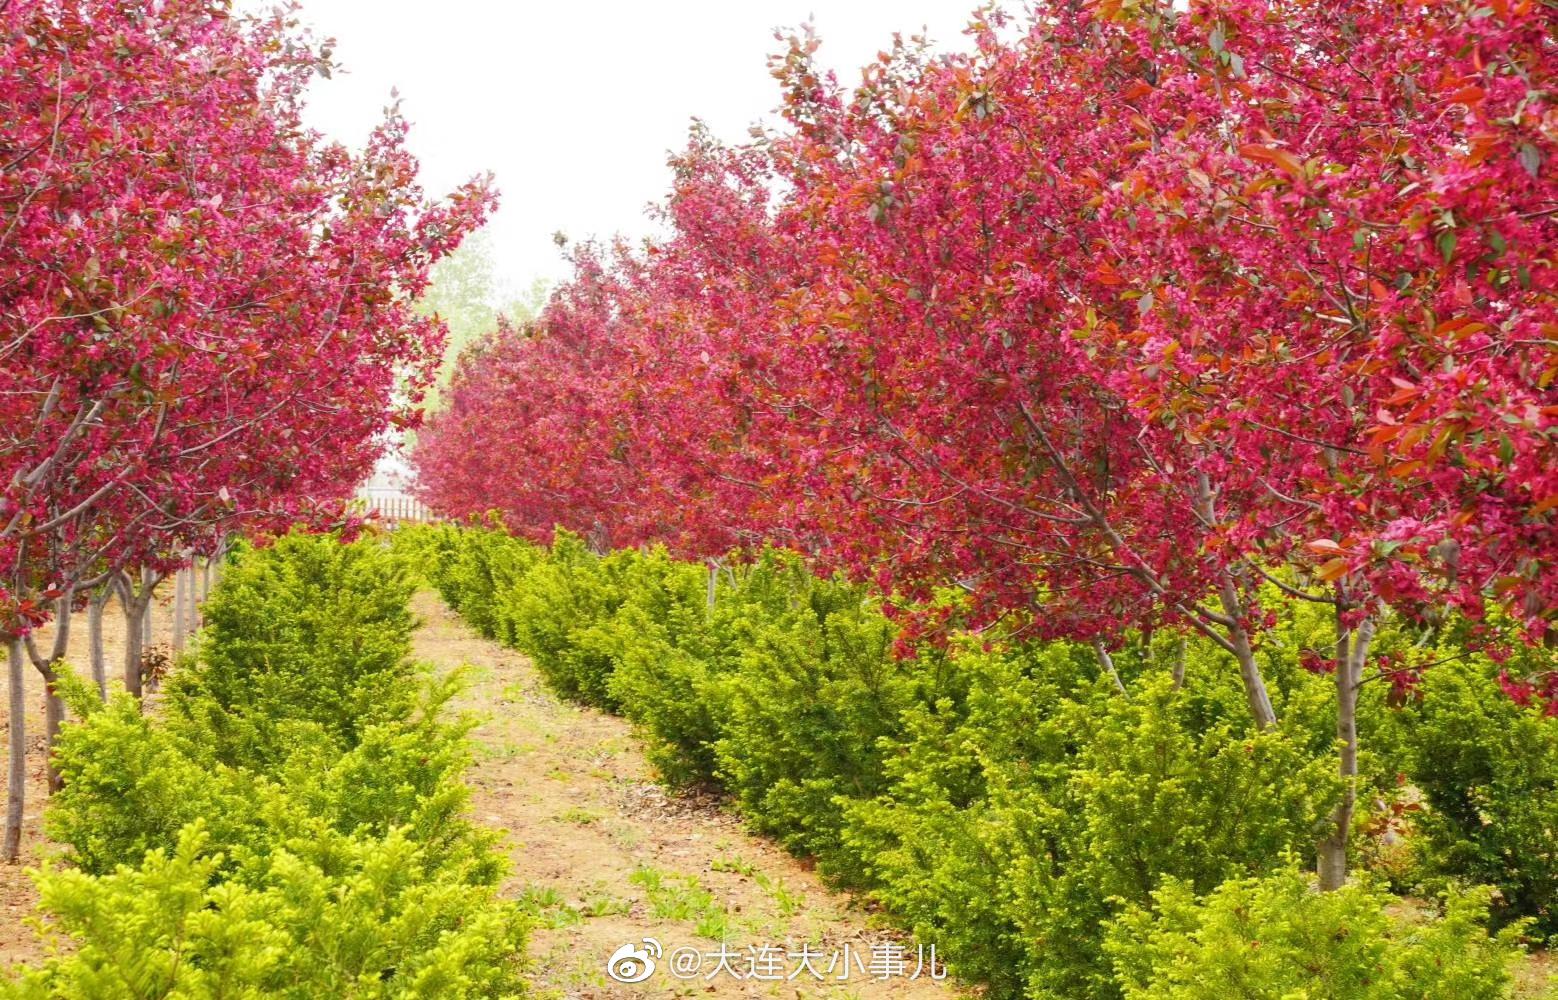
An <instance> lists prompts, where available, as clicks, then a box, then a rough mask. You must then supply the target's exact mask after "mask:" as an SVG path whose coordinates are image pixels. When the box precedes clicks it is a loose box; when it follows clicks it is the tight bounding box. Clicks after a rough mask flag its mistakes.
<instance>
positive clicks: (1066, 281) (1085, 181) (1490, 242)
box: [417, 0, 1558, 886]
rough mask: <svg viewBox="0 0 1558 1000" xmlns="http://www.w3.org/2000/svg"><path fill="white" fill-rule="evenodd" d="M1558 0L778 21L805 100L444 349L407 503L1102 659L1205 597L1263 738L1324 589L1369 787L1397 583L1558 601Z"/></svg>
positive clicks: (1342, 844) (1062, 7) (1345, 813)
mask: <svg viewBox="0 0 1558 1000" xmlns="http://www.w3.org/2000/svg"><path fill="white" fill-rule="evenodd" d="M1176 7H1177V8H1179V9H1176ZM1552 24H1553V21H1552V11H1551V8H1550V6H1549V5H1546V4H1544V3H1541V2H1538V0H1497V2H1491V3H1483V2H1480V0H1478V2H1472V0H1447V2H1440V3H1434V4H1428V5H1413V4H1401V3H1398V2H1394V0H1346V2H1341V3H1337V2H1332V0H1326V2H1320V0H1266V2H1261V0H1197V2H1193V3H1191V4H1190V5H1189V9H1188V10H1185V9H1183V5H1171V4H1167V3H1156V2H1152V0H1089V2H1083V3H1073V2H1059V0H1053V2H1043V3H1040V4H1038V5H1037V8H1036V9H1035V10H1034V11H1032V12H1031V13H1030V14H1029V15H1028V16H1026V17H1024V18H1022V19H1016V20H1012V19H1008V18H1005V17H1002V16H999V15H996V14H989V15H985V16H982V17H981V18H979V19H978V20H976V21H975V23H974V24H973V25H972V27H971V34H972V37H973V39H974V42H975V44H974V46H973V47H972V50H971V51H970V52H969V53H968V54H963V55H942V56H932V55H931V54H929V53H927V52H926V51H925V50H924V49H923V48H916V47H912V46H905V45H902V44H899V45H897V46H895V48H894V49H893V51H891V52H887V53H883V55H882V57H881V59H880V60H879V61H878V62H877V63H876V64H874V65H872V66H871V67H869V68H868V69H867V70H866V71H865V73H864V76H863V79H862V82H861V84H860V85H859V87H857V88H854V89H846V88H843V87H841V86H839V85H838V84H837V83H836V81H835V80H834V79H833V78H832V77H831V76H828V75H825V74H821V73H819V71H818V70H817V69H816V67H815V63H814V60H813V58H812V56H813V51H814V49H815V46H816V42H815V40H814V39H812V38H810V37H809V36H808V37H801V38H795V39H792V40H791V42H790V46H789V49H788V51H787V52H786V53H785V54H783V55H782V56H781V57H779V58H778V59H776V60H775V64H774V69H775V75H776V76H777V77H778V78H779V80H780V81H781V84H782V87H783V93H784V108H783V110H784V114H785V125H784V127H782V128H781V129H779V130H776V131H774V132H771V133H769V134H765V135H762V136H761V137H759V138H758V139H756V140H755V141H754V142H752V143H750V144H747V145H745V146H742V147H739V148H727V147H722V146H720V145H718V144H716V143H714V142H712V141H711V140H710V139H709V138H708V137H707V136H706V135H702V134H697V135H695V136H694V141H693V143H692V144H691V146H690V148H689V149H688V151H687V152H686V153H685V154H683V155H681V156H679V157H677V158H676V159H675V160H674V161H673V163H672V166H673V169H674V172H675V184H674V188H673V191H672V195H671V197H670V199H669V200H668V202H667V203H666V206H665V208H664V210H663V212H664V219H663V222H664V224H665V225H664V228H665V232H666V235H665V236H664V237H663V238H660V239H658V240H656V241H654V242H652V243H651V244H649V245H647V246H646V247H645V248H644V249H643V250H642V251H639V250H632V249H629V248H626V247H616V248H612V249H609V250H603V249H600V248H586V249H584V250H583V251H581V252H579V254H578V260H577V276H576V278H575V279H574V280H573V282H572V283H571V284H569V285H567V286H565V287H563V288H562V289H560V290H559V291H558V293H557V294H556V295H555V297H554V300H553V302H552V304H551V306H550V307H549V309H548V310H547V311H546V313H545V314H544V316H543V317H542V319H541V320H540V322H538V323H537V324H534V325H533V326H532V327H530V328H527V329H524V330H510V331H506V332H504V333H502V334H500V335H499V336H497V337H495V338H493V339H492V340H490V341H489V342H488V343H486V344H484V345H482V346H481V347H480V349H479V350H475V351H472V352H470V353H469V354H468V355H467V356H466V357H465V358H464V361H463V364H462V366H461V368H460V369H459V371H458V373H457V375H456V378H455V382H454V386H453V389H452V391H451V393H450V396H449V406H448V409H447V411H446V412H444V413H441V414H439V415H438V416H437V417H436V418H435V419H434V421H433V422H432V424H431V426H430V428H429V430H428V431H427V432H426V433H425V434H424V435H423V436H422V439H421V445H420V448H419V451H418V455H417V461H418V466H419V476H420V481H421V483H422V487H423V489H424V491H425V493H426V498H427V499H428V501H429V502H430V503H431V504H432V505H433V506H434V507H435V508H436V509H438V510H440V511H442V512H444V513H447V514H452V515H472V514H478V513H480V512H483V511H485V510H487V509H489V508H497V509H500V510H501V511H502V512H503V514H504V515H505V517H506V519H507V521H508V523H509V525H510V527H511V528H513V529H515V530H518V531H521V532H524V533H527V534H531V535H545V534H547V533H549V532H550V530H551V529H552V527H553V526H554V525H557V524H560V525H565V526H567V527H569V528H571V529H573V530H575V531H577V532H580V533H583V534H585V535H586V536H588V537H591V538H593V539H595V540H596V541H597V542H598V543H600V544H603V545H604V544H614V545H623V544H628V545H631V544H637V543H640V542H643V541H646V540H663V541H666V542H667V543H669V544H671V545H672V546H673V547H675V548H677V549H678V550H679V551H681V552H682V553H684V554H688V555H692V556H696V557H702V558H709V559H717V558H719V557H720V556H721V555H722V554H723V553H725V552H726V551H728V550H730V549H731V548H732V547H736V546H739V545H742V544H746V543H752V542H757V541H777V542H779V543H781V544H787V545H790V546H793V547H795V548H797V549H799V550H801V551H803V552H806V553H809V554H810V555H812V556H813V557H814V558H815V559H816V560H817V562H818V564H819V566H821V567H822V568H825V569H844V570H846V571H848V572H850V573H852V574H853V575H855V576H857V577H860V578H868V579H875V580H877V581H878V582H879V583H880V584H881V586H882V587H883V588H884V589H886V590H889V591H892V592H896V593H899V594H903V595H906V596H909V597H913V596H916V595H924V594H926V593H928V591H929V589H930V588H932V587H935V586H940V585H947V584H951V583H955V584H958V585H961V586H962V587H963V588H964V589H966V590H967V591H968V593H969V595H970V600H971V601H972V603H973V607H974V608H975V612H976V616H977V618H976V621H984V622H989V621H993V620H995V619H997V618H1006V619H1008V620H1012V621H1017V622H1019V623H1021V624H1022V625H1023V626H1024V627H1026V628H1027V629H1030V630H1032V631H1034V632H1037V633H1040V634H1043V635H1048V636H1054V637H1063V638H1069V639H1074V640H1080V641H1084V642H1091V643H1093V644H1095V646H1096V648H1097V650H1098V653H1099V656H1100V659H1101V661H1102V662H1104V663H1105V664H1107V662H1108V653H1109V651H1110V648H1111V647H1112V646H1113V645H1115V644H1116V643H1117V642H1118V641H1119V639H1120V637H1121V636H1122V635H1123V634H1125V633H1126V632H1127V631H1128V630H1132V629H1154V628H1161V627H1179V628H1189V629H1193V630H1196V631H1198V632H1200V633H1203V634H1204V635H1206V636H1208V637H1209V638H1210V639H1211V640H1213V641H1214V642H1216V643H1217V644H1218V645H1219V646H1221V647H1222V648H1223V649H1224V650H1226V651H1227V653H1228V654H1229V656H1230V659H1231V662H1232V663H1233V664H1234V665H1235V667H1236V669H1237V670H1238V671H1239V673H1240V676H1241V678H1242V680H1243V684H1244V688H1245V691H1246V693H1247V696H1248V701H1249V708H1250V712H1251V713H1252V716H1253V719H1254V720H1255V723H1256V724H1257V725H1259V726H1269V725H1271V724H1272V723H1273V722H1274V721H1275V713H1274V710H1273V707H1272V701H1271V699H1270V697H1269V696H1268V694H1267V690H1266V685H1265V681H1264V679H1263V677H1262V675H1261V669H1260V666H1259V662H1258V659H1257V657H1256V655H1255V652H1254V651H1255V649H1256V648H1257V646H1258V644H1259V642H1260V632H1261V631H1262V629H1263V628H1265V627H1267V626H1268V625H1269V624H1270V622H1271V620H1272V617H1271V609H1270V608H1267V607H1262V605H1261V603H1260V601H1259V599H1258V596H1257V595H1258V593H1259V592H1262V591H1263V590H1264V592H1267V593H1269V592H1271V590H1272V588H1273V586H1275V587H1276V588H1278V589H1280V591H1282V592H1284V593H1285V594H1286V595H1288V597H1289V598H1290V599H1292V600H1302V601H1313V602H1320V603H1322V604H1324V605H1329V606H1330V607H1331V608H1332V609H1333V610H1334V618H1335V622H1336V625H1335V645H1334V650H1333V651H1332V652H1331V653H1330V654H1329V655H1328V656H1327V659H1328V660H1330V661H1331V662H1330V663H1328V664H1325V667H1326V668H1327V669H1331V670H1334V674H1335V677H1336V692H1337V693H1336V697H1337V702H1338V713H1337V714H1338V734H1337V735H1338V738H1339V744H1340V746H1341V747H1342V748H1343V749H1342V752H1341V755H1340V756H1341V760H1340V768H1341V773H1342V774H1343V776H1344V777H1349V778H1350V777H1352V776H1353V775H1355V774H1356V767H1357V739H1356V732H1355V718H1354V706H1355V704H1356V698H1357V691H1358V686H1359V684H1361V683H1362V681H1363V679H1364V676H1365V671H1367V670H1369V669H1371V668H1370V664H1369V647H1370V642H1371V638H1372V636H1373V634H1374V631H1375V627H1376V622H1377V621H1378V619H1379V616H1380V615H1381V614H1383V613H1385V612H1386V610H1387V609H1394V610H1395V611H1397V612H1399V613H1401V614H1403V615H1405V616H1409V617H1410V618H1412V619H1415V620H1424V619H1429V620H1432V619H1435V618H1442V617H1443V616H1444V615H1446V614H1448V613H1451V612H1461V613H1465V614H1469V615H1472V616H1480V615H1481V614H1482V613H1483V611H1484V609H1485V608H1486V607H1487V606H1488V605H1489V604H1490V603H1495V604H1498V605H1501V606H1502V607H1503V608H1505V609H1507V610H1508V611H1509V613H1510V614H1511V616H1512V619H1513V620H1514V621H1516V622H1518V623H1519V627H1520V630H1521V634H1520V636H1519V637H1518V639H1517V641H1528V642H1542V641H1545V637H1547V636H1548V635H1550V631H1549V630H1550V628H1551V626H1552V624H1553V620H1554V617H1555V616H1558V566H1555V559H1558V530H1555V518H1558V392H1555V388H1554V381H1555V377H1558V297H1555V293H1558V270H1555V267H1554V261H1553V259H1552V257H1553V251H1554V248H1555V247H1558V42H1555V39H1554V35H1553V30H1552ZM927 624H933V623H927ZM1511 685H1512V686H1516V685H1523V686H1520V687H1519V691H1520V693H1522V694H1523V695H1524V696H1535V697H1540V696H1543V695H1544V694H1545V696H1546V697H1548V698H1554V696H1558V674H1549V675H1547V676H1546V677H1542V678H1526V679H1511ZM1554 704H1558V698H1554ZM1352 812H1353V802H1352V796H1351V794H1350V793H1349V794H1348V796H1347V797H1346V799H1345V800H1344V801H1343V802H1341V803H1340V804H1339V805H1338V808H1337V812H1336V816H1335V820H1336V823H1335V828H1334V832H1332V833H1331V834H1330V835H1328V836H1327V837H1326V838H1325V839H1324V842H1323V843H1322V844H1320V845H1319V850H1318V856H1319V865H1320V870H1321V876H1322V881H1323V883H1324V884H1326V885H1328V886H1334V885H1338V884H1340V882H1341V881H1342V879H1343V878H1344V877H1345V873H1346V839H1347V838H1346V833H1347V831H1348V830H1349V828H1350V826H1351V823H1352Z"/></svg>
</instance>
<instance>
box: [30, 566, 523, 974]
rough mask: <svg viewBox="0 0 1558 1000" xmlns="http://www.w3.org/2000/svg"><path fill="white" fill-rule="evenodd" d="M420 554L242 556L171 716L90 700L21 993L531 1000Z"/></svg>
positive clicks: (62, 759) (80, 697)
mask: <svg viewBox="0 0 1558 1000" xmlns="http://www.w3.org/2000/svg"><path fill="white" fill-rule="evenodd" d="M410 579H411V577H410V574H409V573H408V571H407V569H406V566H405V564H404V562H403V560H402V559H401V558H400V557H397V556H394V555H391V554H390V553H389V552H388V551H387V550H386V549H385V548H384V547H383V546H381V545H379V544H377V543H375V542H372V541H364V542H359V543H356V544H352V545H342V544H340V543H339V542H337V541H336V540H334V539H331V538H319V537H305V536H291V537H288V538H284V539H282V540H280V541H279V542H278V543H277V544H276V545H275V546H273V547H271V548H267V549H263V550H245V551H242V552H240V553H239V554H238V555H236V556H235V557H234V558H233V560H232V562H231V563H230V564H229V566H228V567H227V570H226V573H225V574H224V578H223V580H222V582H221V584H220V586H219V587H218V588H217V589H216V591H215V593H214V594H213V596H212V599H211V601H210V602H209V604H208V605H207V608H206V613H207V620H208V626H207V628H206V630H205V631H204V632H203V633H202V635H201V638H200V640H199V642H198V644H197V651H196V653H195V655H194V656H193V658H191V659H189V660H187V661H186V662H185V663H184V664H181V665H180V667H179V669H178V671H177V672H176V673H175V675H174V677H173V679H172V682H171V684H170V690H169V697H168V701H167V706H166V708H165V710H163V711H161V712H159V713H157V714H155V715H143V714H142V713H141V711H140V708H139V706H138V705H137V704H136V703H135V702H134V701H133V700H132V699H131V698H129V697H128V696H127V695H119V696H118V697H116V698H115V699H113V700H111V701H110V702H109V703H108V704H107V705H103V704H101V703H100V702H98V701H97V699H96V694H95V692H93V691H88V690H86V689H85V688H81V687H80V686H79V685H78V686H77V687H76V689H75V690H74V692H73V695H72V698H71V701H72V707H73V708H74V710H75V711H76V712H77V713H79V714H80V715H81V716H82V719H81V721H80V722H78V723H75V724H72V725H68V726H67V727H65V730H64V732H63V733H62V734H61V738H60V743H59V763H60V768H61V773H62V774H63V776H64V779H65V785H64V788H63V789H62V790H61V791H60V792H59V793H58V794H57V795H56V796H55V798H54V799H53V801H52V802H51V804H50V806H49V809H48V812H47V813H46V823H47V826H48V829H49V831H50V833H51V835H52V836H53V837H54V838H55V839H57V840H58V841H60V842H62V843H63V844H65V845H67V847H68V853H67V854H66V856H65V858H64V863H63V864H55V865H53V866H49V867H45V868H44V869H43V870H42V871H41V872H40V873H39V874H38V876H37V878H38V883H39V887H40V890H41V894H42V910H43V912H44V913H45V914H46V915H47V916H48V917H49V918H50V920H51V922H52V923H53V925H54V926H55V928H57V930H58V931H59V932H60V933H61V934H62V935H63V938H62V939H60V940H58V941H57V942H56V943H55V945H54V948H53V954H52V956H51V957H50V958H49V959H48V960H47V961H45V962H44V963H42V964H41V965H40V966H38V967H36V968H31V969H21V970H17V973H16V975H15V977H14V978H13V979H12V980H11V981H10V982H9V983H7V984H6V985H5V986H4V987H3V989H0V996H6V997H15V998H24V997H25V998H45V997H48V998H62V1000H63V998H69V1000H87V998H99V997H101V998H104V1000H107V998H110V997H112V998H142V997H145V998H151V997H167V996H177V997H188V998H213V1000H214V998H218V997H292V998H297V1000H305V998H307V1000H315V998H319V997H336V996H341V997H345V996H351V997H359V998H380V997H382V998H392V997H393V998H403V997H405V998H409V997H427V998H433V997H438V998H470V1000H478V998H490V997H515V996H520V995H523V994H524V993H525V992H526V988H525V983H524V981H523V979H522V977H521V974H520V973H521V959H522V956H523V946H524V939H525V933H526V922H525V920H524V919H523V917H522V915H521V913H520V911H519V910H518V909H517V908H516V907H515V906H514V905H513V904H511V903H507V902H504V901H502V900H500V899H498V897H497V894H496V888H497V885H498V882H499V880H500V879H501V877H502V875H503V873H504V871H505V865H504V861H503V859H502V857H501V856H500V854H499V853H498V851H497V850H496V838H495V836H494V835H493V834H492V833H490V832H488V831H485V830H483V829H481V828H480V827H478V826H476V825H475V824H474V823H473V822H472V821H471V820H470V818H469V815H468V813H469V809H468V799H469V790H468V788H467V786H466V785H465V783H464V781H463V779H462V772H463V771H464V769H465V767H466V766H467V764H468V763H469V760H470V747H469V743H468V739H467V733H468V730H469V723H468V721H466V720H464V719H460V718H457V717H452V716H451V714H450V713H449V711H448V709H447V706H448V703H449V700H450V698H451V697H452V696H453V694H454V693H455V692H456V690H457V683H458V682H457V680H453V679H443V680H439V679H435V678H433V677H431V676H429V675H428V673H427V672H426V671H424V670H423V669H422V668H420V667H418V666H417V665H415V664H413V663H412V662H411V661H410V660H409V658H408V654H409V651H410V636H411V631H412V628H413V626H414V621H413V619H412V617H411V615H410V612H409V610H408V607H407V601H408V598H409V596H410V593H411V583H410Z"/></svg>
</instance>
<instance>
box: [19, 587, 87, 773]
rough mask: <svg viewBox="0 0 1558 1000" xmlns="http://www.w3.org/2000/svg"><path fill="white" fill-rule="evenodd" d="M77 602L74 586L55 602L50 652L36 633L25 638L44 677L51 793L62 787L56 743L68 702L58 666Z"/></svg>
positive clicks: (45, 744)
mask: <svg viewBox="0 0 1558 1000" xmlns="http://www.w3.org/2000/svg"><path fill="white" fill-rule="evenodd" d="M75 602H76V591H75V588H74V587H68V588H66V590H65V593H64V594H62V595H61V596H60V598H59V599H58V600H57V601H55V602H54V643H53V645H52V646H50V647H49V650H48V652H47V653H44V652H41V651H40V650H39V649H38V647H37V645H36V644H34V642H33V640H32V636H30V635H29V636H27V637H26V639H25V644H26V649H27V655H28V656H29V658H31V660H32V665H33V667H34V668H36V669H37V671H38V674H39V676H41V677H42V678H43V768H44V775H45V777H46V778H47V780H48V788H49V794H50V795H52V794H54V793H55V792H57V791H59V790H60V776H59V772H58V771H57V770H55V767H54V744H55V742H56V741H57V740H58V739H59V734H60V726H62V725H64V722H65V702H64V700H63V699H61V698H60V694H59V674H58V673H57V672H56V665H57V664H58V663H60V662H61V661H62V660H64V659H65V654H66V653H68V652H70V624H71V618H72V615H71V606H72V605H73V604H75Z"/></svg>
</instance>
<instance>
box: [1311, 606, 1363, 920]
mask: <svg viewBox="0 0 1558 1000" xmlns="http://www.w3.org/2000/svg"><path fill="white" fill-rule="evenodd" d="M1338 614H1340V612H1338ZM1373 640H1374V622H1373V621H1372V620H1371V619H1367V618H1366V619H1364V620H1363V622H1362V623H1360V624H1359V625H1358V628H1357V631H1356V632H1348V631H1347V630H1346V629H1344V628H1342V626H1341V623H1340V622H1338V623H1337V636H1336V739H1337V741H1338V742H1339V743H1340V744H1341V751H1340V755H1339V762H1338V767H1337V770H1338V773H1339V774H1340V775H1341V778H1342V799H1341V801H1340V802H1339V803H1337V805H1336V809H1335V811H1333V812H1332V813H1331V823H1332V829H1331V832H1330V833H1329V834H1328V835H1327V836H1326V837H1325V838H1324V839H1323V840H1321V841H1320V844H1319V847H1318V851H1317V862H1316V869H1317V872H1318V874H1319V876H1320V888H1321V890H1322V891H1324V892H1331V891H1334V890H1336V889H1340V888H1341V887H1342V886H1343V885H1344V884H1345V883H1346V882H1347V842H1348V840H1349V839H1350V837H1351V834H1352V817H1353V812H1354V810H1355V808H1356V806H1357V801H1358V685H1359V684H1361V683H1362V682H1363V664H1364V663H1365V661H1367V660H1368V657H1369V644H1370V643H1371V642H1373Z"/></svg>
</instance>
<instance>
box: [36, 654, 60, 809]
mask: <svg viewBox="0 0 1558 1000" xmlns="http://www.w3.org/2000/svg"><path fill="white" fill-rule="evenodd" d="M39 673H41V674H43V773H44V778H45V780H46V781H47V782H48V786H49V794H50V795H53V794H54V793H55V792H57V791H59V790H60V789H61V788H63V787H64V786H65V782H64V779H63V778H61V777H60V772H59V767H58V766H57V765H56V764H55V762H54V745H55V744H56V743H57V742H59V736H60V727H61V726H63V725H64V724H65V702H64V699H62V698H61V697H60V694H59V688H58V683H59V675H58V674H56V673H55V672H54V670H53V668H52V667H51V668H48V669H42V670H40V671H39Z"/></svg>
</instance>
